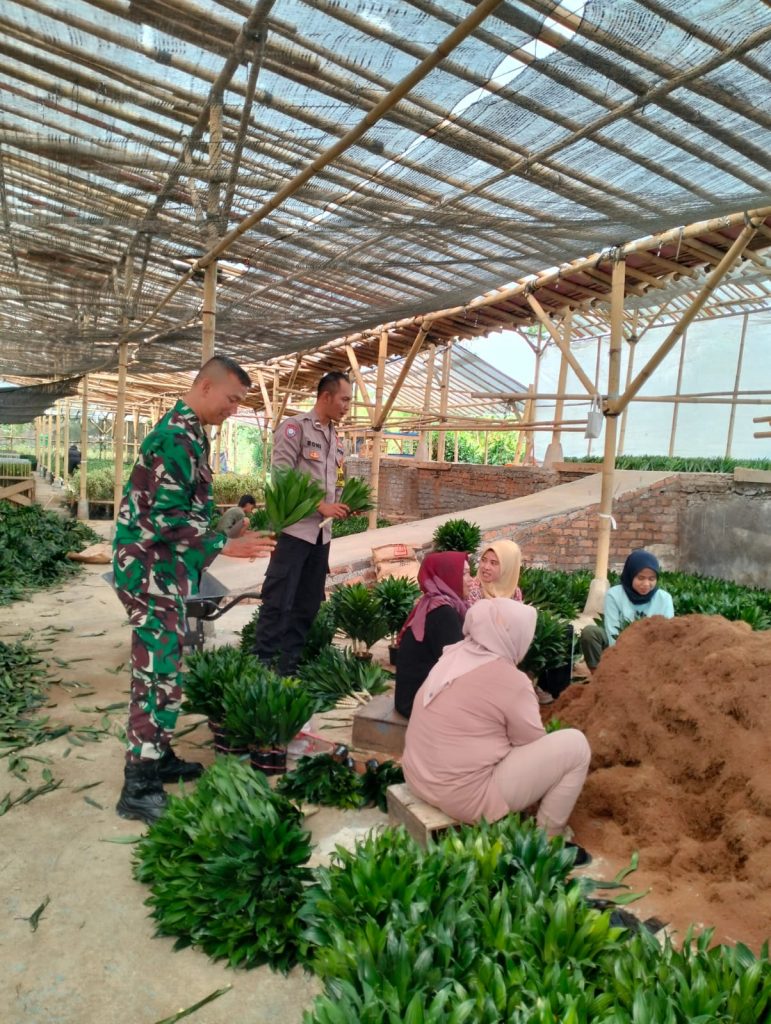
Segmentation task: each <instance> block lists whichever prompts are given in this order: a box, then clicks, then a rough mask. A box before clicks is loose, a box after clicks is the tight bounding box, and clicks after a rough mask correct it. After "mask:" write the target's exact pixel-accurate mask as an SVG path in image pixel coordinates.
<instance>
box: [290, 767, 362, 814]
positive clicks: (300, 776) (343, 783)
mask: <svg viewBox="0 0 771 1024" xmlns="http://www.w3.org/2000/svg"><path fill="white" fill-rule="evenodd" d="M276 789H277V790H278V792H279V793H281V794H283V796H285V797H288V798H289V799H291V800H297V801H298V802H305V803H309V804H323V805H324V806H325V807H343V808H350V807H361V806H362V804H363V803H364V795H363V793H362V790H361V781H360V777H359V776H358V775H357V774H356V772H355V771H354V770H353V769H352V768H349V767H348V765H346V764H340V762H339V761H335V760H334V758H333V757H332V756H331V755H330V754H314V755H313V756H311V757H301V758H300V760H299V761H298V762H297V766H296V767H295V768H294V769H293V770H292V771H291V772H287V773H286V775H282V777H281V778H280V779H279V780H278V782H277V783H276Z"/></svg>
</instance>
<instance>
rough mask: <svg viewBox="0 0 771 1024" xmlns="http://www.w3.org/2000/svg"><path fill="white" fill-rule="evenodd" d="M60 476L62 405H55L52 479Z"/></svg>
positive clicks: (58, 403) (59, 403)
mask: <svg viewBox="0 0 771 1024" xmlns="http://www.w3.org/2000/svg"><path fill="white" fill-rule="evenodd" d="M61 476H62V403H61V402H57V403H56V451H55V454H54V477H55V478H56V479H59V478H60V477H61Z"/></svg>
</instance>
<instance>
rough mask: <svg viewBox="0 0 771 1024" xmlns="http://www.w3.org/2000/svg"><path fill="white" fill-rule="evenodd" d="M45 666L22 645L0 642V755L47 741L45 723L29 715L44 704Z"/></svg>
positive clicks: (46, 680) (48, 734) (48, 732)
mask: <svg viewBox="0 0 771 1024" xmlns="http://www.w3.org/2000/svg"><path fill="white" fill-rule="evenodd" d="M47 682H48V677H47V673H46V669H45V662H44V661H43V659H42V658H41V657H40V656H39V655H38V654H37V653H36V652H35V651H34V650H32V648H30V647H28V646H26V645H25V644H23V643H15V644H6V643H3V641H2V640H0V754H4V753H7V752H9V751H10V750H19V749H21V748H22V747H27V746H31V745H32V744H35V743H42V742H43V741H44V740H47V739H50V738H51V735H52V733H51V731H50V730H49V729H48V728H47V726H46V721H47V720H46V719H33V718H30V717H29V715H30V713H31V712H33V711H36V710H37V709H38V708H39V707H40V706H41V705H42V704H44V703H45V700H46V685H47Z"/></svg>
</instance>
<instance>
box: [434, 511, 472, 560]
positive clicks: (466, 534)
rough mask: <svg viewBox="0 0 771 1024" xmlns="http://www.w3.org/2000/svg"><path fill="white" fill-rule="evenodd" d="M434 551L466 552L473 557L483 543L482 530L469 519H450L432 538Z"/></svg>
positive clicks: (439, 527) (436, 530)
mask: <svg viewBox="0 0 771 1024" xmlns="http://www.w3.org/2000/svg"><path fill="white" fill-rule="evenodd" d="M432 543H433V545H434V551H465V552H466V553H467V554H469V555H473V554H474V553H475V552H476V550H477V549H478V547H479V545H480V544H481V543H482V530H481V528H480V527H479V526H478V525H477V524H476V523H470V522H469V521H468V520H467V519H448V520H447V522H446V523H442V525H441V526H437V528H436V529H435V530H434V536H433V537H432Z"/></svg>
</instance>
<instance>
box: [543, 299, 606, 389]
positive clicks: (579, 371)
mask: <svg viewBox="0 0 771 1024" xmlns="http://www.w3.org/2000/svg"><path fill="white" fill-rule="evenodd" d="M527 303H528V305H529V306H530V308H531V309H532V311H533V312H534V313H535V315H536V318H537V320H538V322H539V323H541V324H543V326H544V327H545V328H546V330H547V331H548V332H549V334H550V335H551V336H552V338H553V340H554V343H555V345H556V346H557V348H558V349H559V350H560V352H561V353H562V354H563V355H564V356H565V358H566V359H567V361H568V363H569V364H570V368H571V369H572V371H573V373H574V374H575V375H576V377H578V379H579V380H580V381H581V383H582V384H583V386H584V387H585V388H586V391H587V394H589V395H593V394H595V393H596V388H595V386H594V384H593V383H592V382H591V380H590V379H589V377H588V376H587V375H586V373H585V371H584V368H583V367H582V366H581V364H580V363H579V362H578V360H577V359H576V357H575V356H574V355H573V353H572V352H571V351H570V348H569V346H567V345H566V344H565V342H564V340H563V338H562V335H561V334H560V333H559V331H558V330H557V328H556V327H555V326H554V324H553V323H552V321H551V318H550V317H548V316H547V315H546V312H545V311H544V308H543V306H542V305H541V303H540V302H539V301H538V299H536V297H535V296H534V295H532V294H528V296H527Z"/></svg>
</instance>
